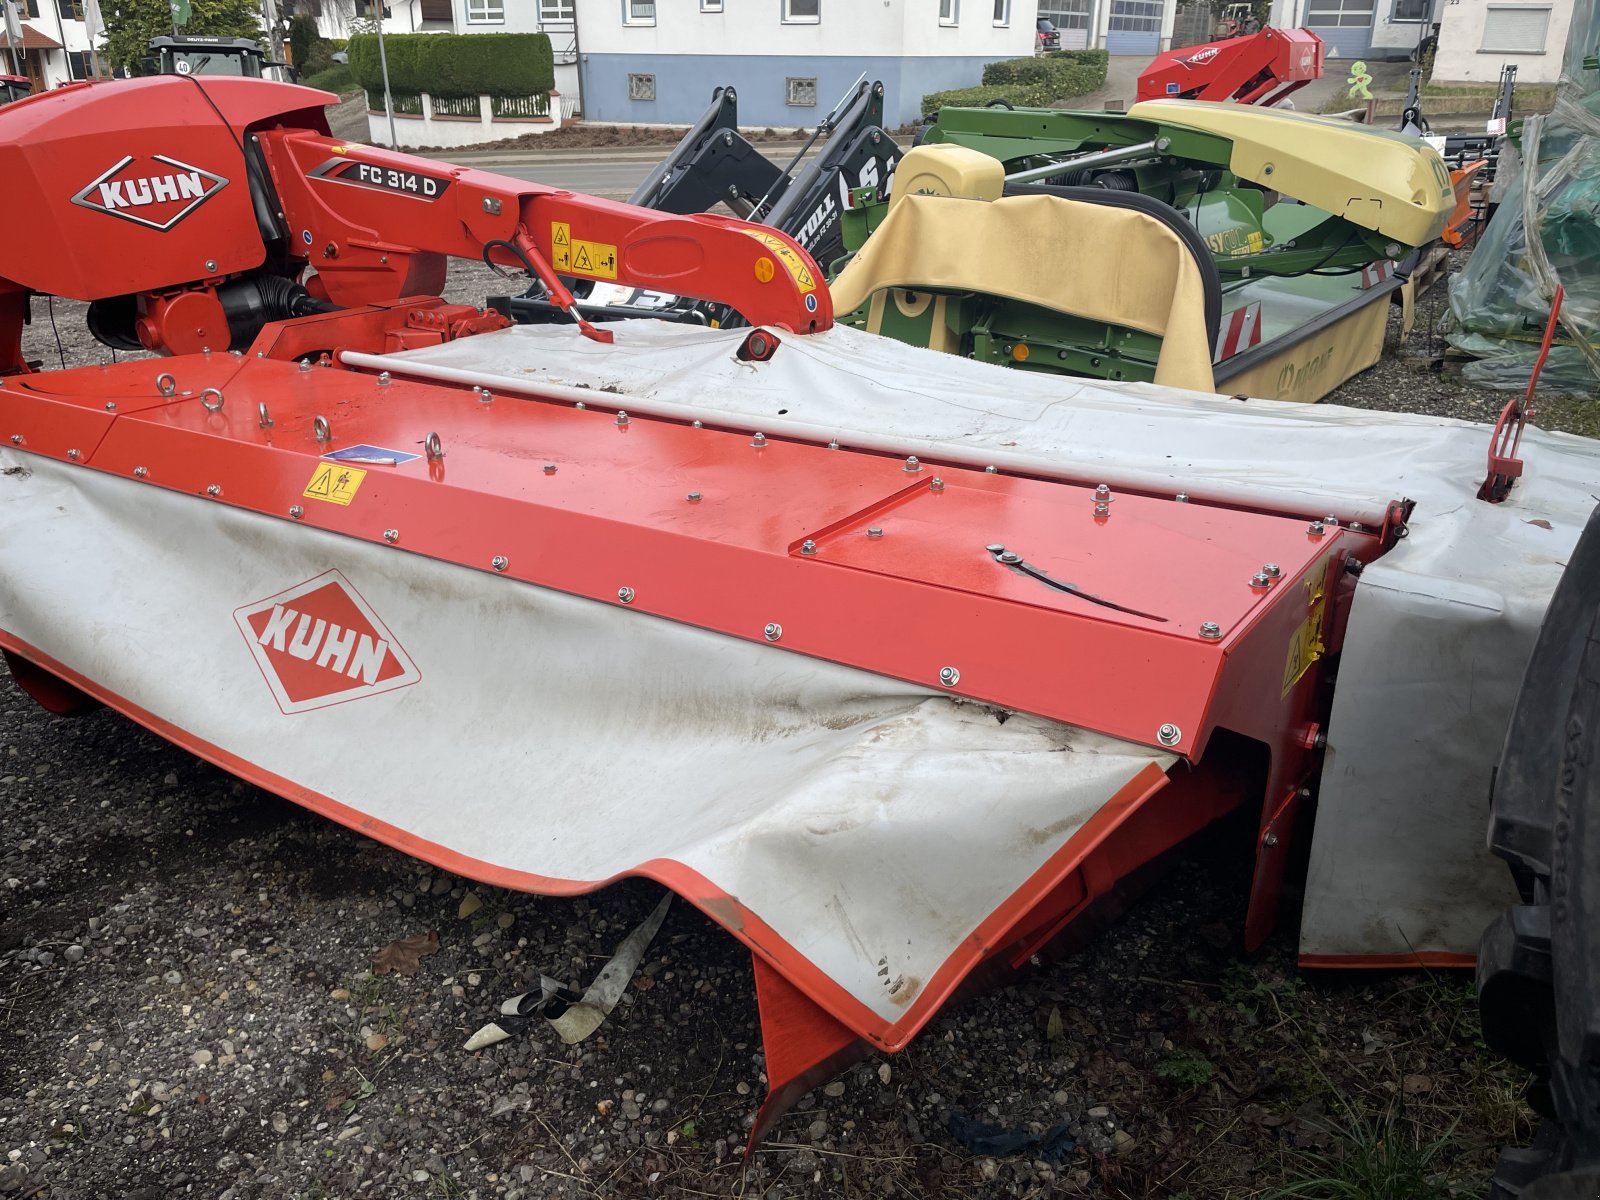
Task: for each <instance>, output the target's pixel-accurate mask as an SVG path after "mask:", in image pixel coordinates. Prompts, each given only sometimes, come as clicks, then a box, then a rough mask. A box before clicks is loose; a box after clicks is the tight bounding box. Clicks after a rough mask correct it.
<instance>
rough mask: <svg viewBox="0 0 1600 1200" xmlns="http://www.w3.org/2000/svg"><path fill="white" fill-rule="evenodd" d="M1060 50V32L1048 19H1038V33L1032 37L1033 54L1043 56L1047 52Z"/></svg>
mask: <svg viewBox="0 0 1600 1200" xmlns="http://www.w3.org/2000/svg"><path fill="white" fill-rule="evenodd" d="M1059 49H1061V31H1060V30H1059V29H1057V28H1056V24H1055V22H1054V21H1052V20H1051V19H1050V18H1049V17H1040V18H1039V24H1038V32H1037V33H1035V34H1034V35H1033V52H1034V53H1035V54H1043V53H1044V52H1045V51H1047V50H1059Z"/></svg>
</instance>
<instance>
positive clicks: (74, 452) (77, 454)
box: [67, 450, 83, 460]
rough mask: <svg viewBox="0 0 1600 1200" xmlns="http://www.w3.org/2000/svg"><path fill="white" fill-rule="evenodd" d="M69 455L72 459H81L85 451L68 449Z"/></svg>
mask: <svg viewBox="0 0 1600 1200" xmlns="http://www.w3.org/2000/svg"><path fill="white" fill-rule="evenodd" d="M67 457H68V458H70V459H74V460H76V459H80V458H82V457H83V451H82V450H68V451H67Z"/></svg>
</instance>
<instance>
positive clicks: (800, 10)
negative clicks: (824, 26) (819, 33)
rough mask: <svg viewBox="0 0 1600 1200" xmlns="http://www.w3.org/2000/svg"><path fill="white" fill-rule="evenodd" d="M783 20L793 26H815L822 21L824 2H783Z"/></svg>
mask: <svg viewBox="0 0 1600 1200" xmlns="http://www.w3.org/2000/svg"><path fill="white" fill-rule="evenodd" d="M783 19H784V21H785V22H787V23H788V24H791V25H794V24H801V25H815V24H816V23H817V22H818V21H820V20H822V0H783Z"/></svg>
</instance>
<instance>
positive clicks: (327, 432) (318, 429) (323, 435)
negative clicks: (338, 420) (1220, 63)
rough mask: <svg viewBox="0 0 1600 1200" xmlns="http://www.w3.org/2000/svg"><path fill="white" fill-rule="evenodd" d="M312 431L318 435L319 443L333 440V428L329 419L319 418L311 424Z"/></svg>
mask: <svg viewBox="0 0 1600 1200" xmlns="http://www.w3.org/2000/svg"><path fill="white" fill-rule="evenodd" d="M311 431H312V433H314V434H315V435H316V438H317V441H319V442H329V441H332V440H333V426H331V425H329V424H328V418H327V417H317V418H316V419H315V420H313V421H312V422H311Z"/></svg>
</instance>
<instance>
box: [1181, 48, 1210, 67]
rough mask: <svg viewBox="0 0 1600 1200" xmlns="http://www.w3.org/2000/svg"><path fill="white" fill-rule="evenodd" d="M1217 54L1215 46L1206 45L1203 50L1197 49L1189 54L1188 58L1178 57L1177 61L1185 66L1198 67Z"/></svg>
mask: <svg viewBox="0 0 1600 1200" xmlns="http://www.w3.org/2000/svg"><path fill="white" fill-rule="evenodd" d="M1217 54H1218V50H1217V48H1216V47H1215V46H1207V47H1206V48H1205V49H1204V50H1198V51H1196V52H1195V53H1193V54H1191V55H1189V57H1188V58H1180V59H1179V60H1178V61H1179V62H1180V63H1182V64H1183V65H1184V66H1186V67H1199V66H1204V65H1205V64H1206V63H1208V62H1210V61H1211V60H1212V59H1213V58H1215V57H1216V56H1217Z"/></svg>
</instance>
